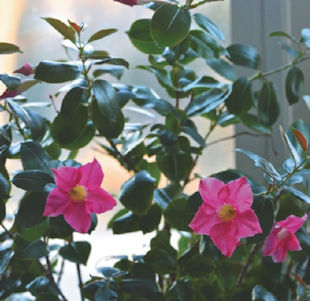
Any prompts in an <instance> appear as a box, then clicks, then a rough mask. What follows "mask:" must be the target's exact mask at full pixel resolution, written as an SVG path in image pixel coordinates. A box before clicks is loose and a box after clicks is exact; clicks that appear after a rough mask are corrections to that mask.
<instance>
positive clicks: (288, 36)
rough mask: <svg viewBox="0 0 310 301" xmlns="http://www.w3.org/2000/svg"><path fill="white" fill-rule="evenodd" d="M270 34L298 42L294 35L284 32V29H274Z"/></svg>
mask: <svg viewBox="0 0 310 301" xmlns="http://www.w3.org/2000/svg"><path fill="white" fill-rule="evenodd" d="M269 36H270V37H283V38H287V39H289V40H291V41H292V42H295V43H296V42H297V41H296V39H295V38H294V37H293V36H292V35H290V34H288V33H286V32H284V31H273V32H271V33H270V34H269Z"/></svg>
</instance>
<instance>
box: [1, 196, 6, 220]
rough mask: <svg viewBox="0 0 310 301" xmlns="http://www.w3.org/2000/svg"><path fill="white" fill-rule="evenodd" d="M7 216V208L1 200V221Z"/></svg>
mask: <svg viewBox="0 0 310 301" xmlns="http://www.w3.org/2000/svg"><path fill="white" fill-rule="evenodd" d="M5 216H6V208H5V203H4V201H3V200H0V223H2V222H3V220H4V219H5Z"/></svg>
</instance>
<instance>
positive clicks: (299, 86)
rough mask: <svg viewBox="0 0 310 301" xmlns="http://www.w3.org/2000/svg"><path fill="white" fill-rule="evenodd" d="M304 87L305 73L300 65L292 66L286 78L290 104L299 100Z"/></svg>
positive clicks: (287, 95) (286, 89) (286, 90)
mask: <svg viewBox="0 0 310 301" xmlns="http://www.w3.org/2000/svg"><path fill="white" fill-rule="evenodd" d="M303 87H304V74H303V72H302V71H301V70H300V69H299V68H298V67H295V66H294V67H292V68H291V69H290V70H289V72H288V73H287V76H286V80H285V92H286V97H287V100H288V102H289V104H290V105H292V104H294V103H296V102H298V100H299V98H300V97H301V96H302V92H303Z"/></svg>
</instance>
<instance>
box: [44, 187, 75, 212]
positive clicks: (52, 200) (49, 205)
mask: <svg viewBox="0 0 310 301" xmlns="http://www.w3.org/2000/svg"><path fill="white" fill-rule="evenodd" d="M70 204H71V198H70V196H69V194H68V193H66V192H63V191H62V190H60V189H58V188H55V189H53V190H52V191H51V192H50V193H49V195H48V197H47V200H46V204H45V208H44V212H43V215H44V216H52V217H55V216H58V215H61V214H64V212H65V211H66V208H67V207H68V206H69V205H70Z"/></svg>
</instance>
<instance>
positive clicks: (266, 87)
mask: <svg viewBox="0 0 310 301" xmlns="http://www.w3.org/2000/svg"><path fill="white" fill-rule="evenodd" d="M257 112H258V118H259V119H260V121H261V122H262V123H263V124H264V125H266V126H271V125H273V124H274V123H275V122H276V121H277V119H278V117H279V114H280V107H279V103H278V99H277V95H276V91H275V89H274V86H273V83H272V82H265V83H264V84H263V87H262V90H261V92H260V95H259V100H258V108H257Z"/></svg>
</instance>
